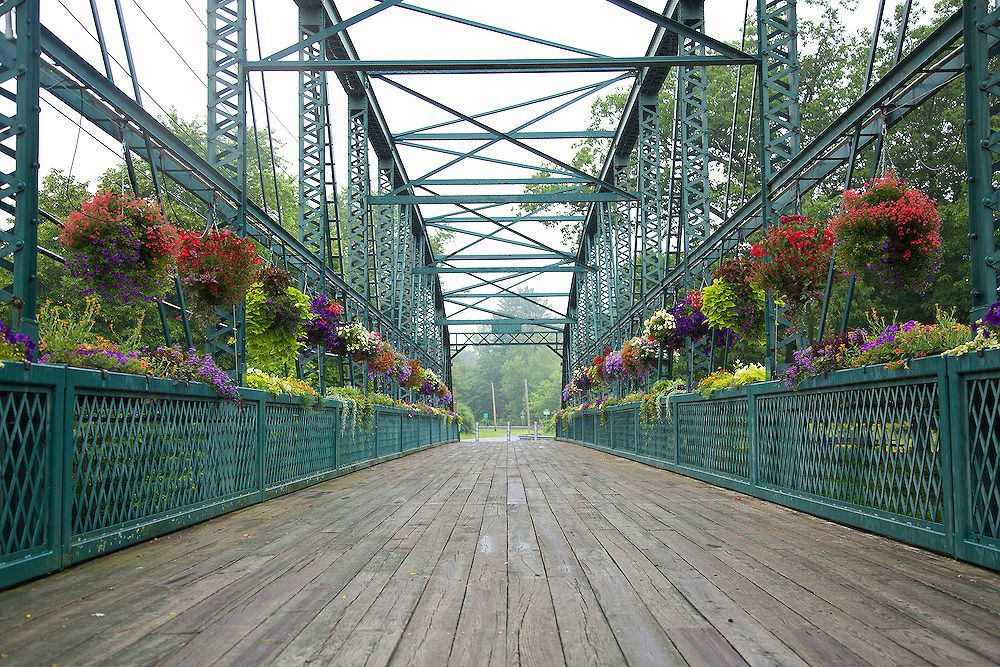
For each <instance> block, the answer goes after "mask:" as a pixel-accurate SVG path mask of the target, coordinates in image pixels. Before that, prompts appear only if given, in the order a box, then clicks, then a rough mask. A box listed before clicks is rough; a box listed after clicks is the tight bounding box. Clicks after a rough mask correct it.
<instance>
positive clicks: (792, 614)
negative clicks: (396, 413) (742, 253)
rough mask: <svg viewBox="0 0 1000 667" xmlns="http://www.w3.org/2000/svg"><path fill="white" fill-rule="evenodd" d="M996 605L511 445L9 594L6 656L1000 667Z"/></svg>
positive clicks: (942, 575)
mask: <svg viewBox="0 0 1000 667" xmlns="http://www.w3.org/2000/svg"><path fill="white" fill-rule="evenodd" d="M268 533H271V534H270V535H268ZM998 611H1000V574H998V573H995V572H989V571H986V570H983V569H981V568H976V567H974V566H970V565H967V564H964V563H959V562H956V561H953V560H950V559H947V558H944V557H942V556H940V555H936V554H928V553H926V552H923V551H921V550H919V549H914V548H912V547H909V546H906V545H901V544H899V543H896V542H893V541H891V540H886V539H884V538H880V537H876V536H871V535H869V534H867V533H864V532H862V531H857V530H854V529H850V528H845V527H843V526H838V525H836V524H833V523H830V522H828V521H824V520H821V519H817V518H815V517H810V516H808V515H803V514H800V513H797V512H793V511H791V510H787V509H784V508H780V507H777V506H774V505H771V504H770V503H766V502H763V501H760V500H757V499H752V498H745V497H742V496H740V494H738V493H733V492H732V491H729V490H726V489H721V488H718V487H713V486H711V485H709V484H706V483H704V482H698V481H696V480H692V479H688V478H684V477H679V476H676V475H672V474H670V473H667V472H664V471H661V470H656V469H654V468H650V467H647V466H643V465H641V464H637V463H635V462H632V461H628V460H625V459H621V458H618V457H614V456H610V455H606V454H603V453H600V452H595V451H593V450H589V449H585V448H581V447H577V446H573V445H567V444H565V443H559V442H551V441H550V442H544V443H541V442H540V443H534V442H528V441H525V442H512V443H507V442H503V441H500V442H496V441H494V442H481V443H461V444H455V445H447V446H444V447H441V448H438V449H434V450H428V451H427V452H421V453H418V454H415V455H413V456H410V457H407V458H405V459H400V460H397V461H393V462H390V463H389V464H384V465H382V466H378V467H375V468H371V469H367V470H363V471H359V472H357V473H353V474H352V475H349V476H346V477H342V478H338V479H334V480H330V481H329V482H325V483H323V484H320V485H317V486H315V487H311V488H309V489H304V490H302V491H299V492H296V493H294V494H290V495H288V496H284V497H281V498H277V499H275V500H274V501H271V502H270V503H266V504H262V505H258V506H253V507H249V508H246V509H244V510H241V511H239V512H236V513H233V514H231V515H228V516H225V517H220V518H218V519H214V520H212V521H208V522H205V523H203V524H201V525H198V526H193V527H191V528H189V529H185V530H183V531H179V532H178V533H175V534H173V535H170V536H169V539H167V537H163V538H160V539H158V540H155V541H151V542H149V543H146V544H141V545H137V546H135V547H132V548H130V549H127V550H123V551H121V552H117V553H114V554H111V555H108V556H105V557H103V558H100V559H96V560H93V561H91V562H88V563H84V564H82V565H80V566H77V567H74V568H71V569H69V570H67V571H65V572H62V573H59V574H57V575H54V576H51V577H47V578H44V579H40V580H37V581H34V582H30V583H29V584H26V585H24V586H20V587H17V588H15V589H12V590H9V591H4V592H0V654H4V655H6V656H7V658H6V661H7V662H10V664H53V663H55V664H94V665H97V664H150V663H160V664H185V665H187V664H206V665H208V664H217V665H225V664H234V665H235V664H239V665H258V664H260V665H264V664H267V665H301V664H305V663H307V662H313V663H316V664H377V665H381V664H388V663H393V664H424V665H443V664H446V663H449V662H450V663H451V664H462V665H465V664H505V665H507V664H509V665H531V664H545V665H549V664H553V665H555V664H562V663H566V664H571V665H577V664H599V665H606V664H684V663H690V664H744V663H750V664H773V663H782V664H795V663H797V662H798V663H799V664H801V663H803V662H804V663H808V664H887V663H892V664H907V665H910V664H913V665H918V664H927V663H931V664H936V665H942V666H944V665H949V666H950V665H955V664H995V663H1000V624H998V623H997V622H996V617H997V612H998ZM29 614H30V618H29V616H28V615H29ZM99 614H103V615H99ZM730 619H731V620H730Z"/></svg>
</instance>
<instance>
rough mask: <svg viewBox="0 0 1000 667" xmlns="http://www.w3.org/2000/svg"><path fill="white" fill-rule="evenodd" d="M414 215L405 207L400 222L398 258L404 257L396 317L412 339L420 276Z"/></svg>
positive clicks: (410, 208) (414, 328)
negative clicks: (413, 228) (414, 271)
mask: <svg viewBox="0 0 1000 667" xmlns="http://www.w3.org/2000/svg"><path fill="white" fill-rule="evenodd" d="M412 215H413V208H412V206H409V205H407V206H405V207H404V209H403V215H402V216H400V222H399V225H400V235H401V236H402V239H397V241H396V243H397V246H396V250H397V256H399V255H401V256H402V264H401V272H400V275H399V276H398V279H399V286H400V293H399V312H398V313H397V315H396V317H397V320H396V321H397V323H398V326H399V329H400V331H402V332H403V333H404V334H406V335H407V336H409V337H410V338H411V339H412V338H413V337H414V335H415V333H416V317H415V316H414V314H415V312H416V293H417V284H416V283H417V279H418V278H419V276H417V275H415V274H414V273H413V269H414V268H415V267H416V266H417V264H419V263H420V258H419V255H418V254H417V244H416V243H414V238H413V232H412V227H411V226H410V224H411V219H410V216H412ZM404 225H405V226H406V229H405V230H403V229H402V227H403V226H404Z"/></svg>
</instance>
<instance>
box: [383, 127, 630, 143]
mask: <svg viewBox="0 0 1000 667" xmlns="http://www.w3.org/2000/svg"><path fill="white" fill-rule="evenodd" d="M495 136H496V135H494V134H488V133H486V132H408V133H405V134H397V135H393V139H408V140H410V141H481V140H485V139H493V138H494V137H495ZM508 136H511V137H514V138H515V139H602V138H604V139H609V138H611V137H613V136H615V133H614V132H612V131H611V130H566V131H561V132H509V133H508Z"/></svg>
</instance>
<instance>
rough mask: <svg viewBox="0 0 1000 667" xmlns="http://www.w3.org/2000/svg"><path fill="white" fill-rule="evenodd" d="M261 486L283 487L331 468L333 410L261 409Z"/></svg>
mask: <svg viewBox="0 0 1000 667" xmlns="http://www.w3.org/2000/svg"><path fill="white" fill-rule="evenodd" d="M265 418H266V421H265V424H264V436H265V445H264V447H265V450H264V470H265V479H264V483H265V485H266V486H268V487H272V486H275V485H278V484H284V483H286V482H290V481H292V480H295V479H299V478H302V477H305V476H308V475H312V474H315V473H317V472H322V471H325V470H332V469H333V467H334V447H335V446H336V443H335V440H334V434H335V433H336V430H335V429H337V428H339V426H340V425H339V421H338V416H337V413H336V410H329V409H326V410H309V409H307V408H303V407H302V406H298V405H275V404H270V405H268V406H267V407H266V408H265Z"/></svg>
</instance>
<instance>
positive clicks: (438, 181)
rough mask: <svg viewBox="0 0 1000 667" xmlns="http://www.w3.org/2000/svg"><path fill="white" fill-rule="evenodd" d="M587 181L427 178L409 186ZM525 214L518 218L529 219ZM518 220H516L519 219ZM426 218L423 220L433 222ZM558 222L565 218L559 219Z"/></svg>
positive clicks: (575, 180)
mask: <svg viewBox="0 0 1000 667" xmlns="http://www.w3.org/2000/svg"><path fill="white" fill-rule="evenodd" d="M588 183H589V181H585V180H583V179H582V178H545V179H540V178H427V179H424V180H421V181H419V183H411V185H426V186H428V187H431V186H438V185H587V184H588ZM529 217H530V216H529V215H527V214H525V215H523V216H520V218H529ZM520 218H518V219H520ZM433 219H434V218H426V219H425V220H433ZM559 219H560V220H564V219H565V218H563V217H561V218H559Z"/></svg>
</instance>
